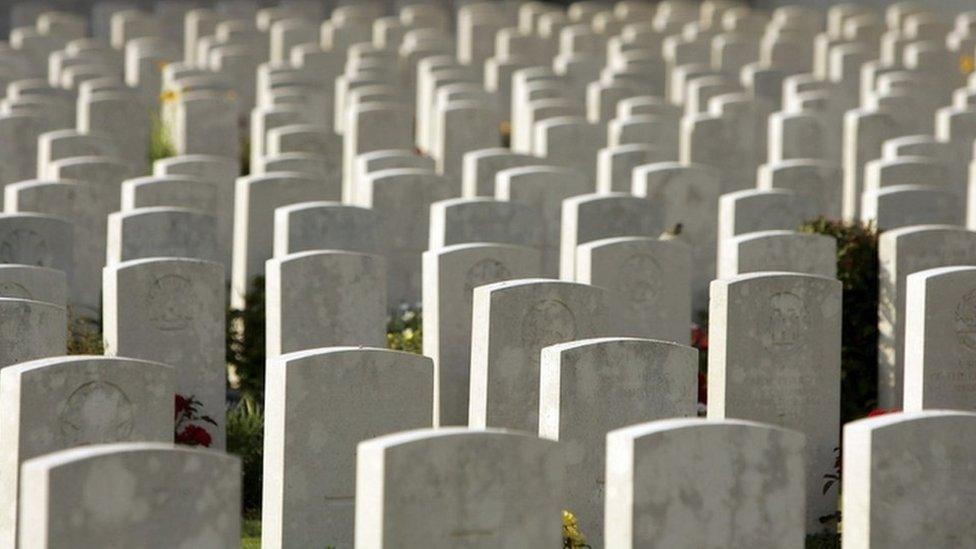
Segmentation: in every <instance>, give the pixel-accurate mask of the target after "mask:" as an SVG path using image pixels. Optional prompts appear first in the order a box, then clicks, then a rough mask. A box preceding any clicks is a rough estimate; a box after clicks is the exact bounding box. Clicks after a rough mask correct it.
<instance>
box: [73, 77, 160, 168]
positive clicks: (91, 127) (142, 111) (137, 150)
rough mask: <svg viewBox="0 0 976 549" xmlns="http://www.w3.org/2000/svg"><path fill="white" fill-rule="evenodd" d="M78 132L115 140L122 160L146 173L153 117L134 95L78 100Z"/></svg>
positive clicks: (97, 95) (104, 94)
mask: <svg viewBox="0 0 976 549" xmlns="http://www.w3.org/2000/svg"><path fill="white" fill-rule="evenodd" d="M78 130H79V131H82V132H85V133H99V134H103V135H105V136H107V137H109V138H110V139H112V140H113V141H114V142H115V143H116V145H117V147H118V151H119V154H120V159H121V160H122V161H124V162H127V163H129V164H131V165H132V166H133V167H134V168H135V169H136V170H138V171H140V172H143V173H144V172H145V171H146V169H147V168H148V162H149V155H148V152H147V151H148V150H149V133H150V129H149V117H148V116H146V108H145V106H144V105H143V103H142V101H141V100H140V98H139V97H138V96H137V95H135V94H133V93H131V92H99V93H95V94H93V95H92V96H90V97H88V98H79V100H78Z"/></svg>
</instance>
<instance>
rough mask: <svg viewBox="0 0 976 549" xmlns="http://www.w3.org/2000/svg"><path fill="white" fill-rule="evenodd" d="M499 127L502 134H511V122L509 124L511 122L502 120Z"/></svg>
mask: <svg viewBox="0 0 976 549" xmlns="http://www.w3.org/2000/svg"><path fill="white" fill-rule="evenodd" d="M500 129H501V132H502V135H512V124H511V122H502V123H501V128H500Z"/></svg>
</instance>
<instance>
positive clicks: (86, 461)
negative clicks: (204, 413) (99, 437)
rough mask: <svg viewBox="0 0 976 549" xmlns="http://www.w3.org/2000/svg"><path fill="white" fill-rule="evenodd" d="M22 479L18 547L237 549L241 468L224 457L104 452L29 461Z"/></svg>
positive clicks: (160, 450) (133, 449) (116, 447)
mask: <svg viewBox="0 0 976 549" xmlns="http://www.w3.org/2000/svg"><path fill="white" fill-rule="evenodd" d="M21 479H22V481H21V488H22V496H21V498H22V504H21V510H22V513H21V524H22V525H23V528H22V529H21V531H20V544H21V547H25V548H27V547H31V546H34V547H44V546H46V547H49V548H51V549H54V548H67V547H110V546H111V545H112V544H116V545H119V546H123V547H138V546H140V545H144V544H145V543H146V540H153V541H154V542H156V543H159V545H160V546H163V547H180V546H183V547H204V546H213V547H233V546H236V544H238V543H240V536H241V524H240V520H241V519H240V500H241V465H240V460H239V459H238V458H237V457H236V456H231V455H228V454H225V453H223V452H214V451H209V450H198V449H195V448H184V447H177V446H175V445H173V444H163V443H148V442H142V443H119V444H103V445H98V446H91V447H85V448H75V449H72V450H63V451H61V452H55V453H53V454H48V455H46V456H41V457H38V458H35V459H32V460H30V461H28V462H27V463H25V464H24V466H23V468H22V469H21ZM187 501H192V502H194V504H193V505H187V503H186V502H187ZM137 502H138V503H140V504H139V505H136V503H137ZM120 503H126V504H125V505H120ZM79 516H80V519H79V520H71V517H79ZM43 540H46V541H47V543H44V541H43Z"/></svg>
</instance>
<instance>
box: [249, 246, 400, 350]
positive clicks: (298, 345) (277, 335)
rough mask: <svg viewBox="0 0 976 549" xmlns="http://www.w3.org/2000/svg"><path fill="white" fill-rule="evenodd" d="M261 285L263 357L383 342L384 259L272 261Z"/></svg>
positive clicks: (325, 255) (329, 255) (308, 256)
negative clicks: (264, 288)
mask: <svg viewBox="0 0 976 549" xmlns="http://www.w3.org/2000/svg"><path fill="white" fill-rule="evenodd" d="M267 269H268V270H267V283H266V286H265V287H266V294H265V295H266V297H265V300H266V308H267V313H266V315H267V318H266V322H265V325H266V330H265V338H266V348H267V356H269V357H273V356H278V355H279V354H283V353H291V352H294V351H304V350H307V349H316V348H319V347H335V346H340V345H366V346H370V347H382V346H383V345H384V344H385V342H386V331H385V329H384V328H385V324H386V311H387V309H386V302H387V300H386V291H385V290H386V278H387V277H386V261H385V260H384V259H383V258H382V257H381V256H377V255H369V254H361V253H355V252H345V251H333V250H330V251H322V250H317V251H308V252H297V253H294V254H288V255H285V256H282V257H280V258H275V259H271V260H269V261H268V266H267Z"/></svg>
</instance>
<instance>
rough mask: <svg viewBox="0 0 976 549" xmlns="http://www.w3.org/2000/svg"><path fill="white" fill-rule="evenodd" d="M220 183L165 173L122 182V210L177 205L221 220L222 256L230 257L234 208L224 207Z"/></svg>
mask: <svg viewBox="0 0 976 549" xmlns="http://www.w3.org/2000/svg"><path fill="white" fill-rule="evenodd" d="M221 194H222V193H221V189H220V185H219V184H218V183H216V182H213V181H207V180H205V179H201V178H197V177H192V176H183V175H164V176H147V177H137V178H135V179H129V180H127V181H125V182H124V183H122V208H121V209H122V211H131V210H134V209H136V208H152V207H158V206H171V207H175V208H193V209H197V210H200V211H202V212H204V213H206V214H207V215H212V216H214V218H215V219H216V220H217V249H218V251H219V252H221V253H220V257H221V259H223V257H225V256H226V254H225V253H223V252H224V251H225V250H230V249H231V246H232V244H233V239H232V229H233V223H234V221H233V218H232V217H231V216H233V213H234V212H233V210H231V209H230V208H227V207H222V205H221V204H220V199H221V198H222V197H221ZM230 267H231V266H230V264H229V263H224V269H225V271H227V272H228V273H229V272H230Z"/></svg>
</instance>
